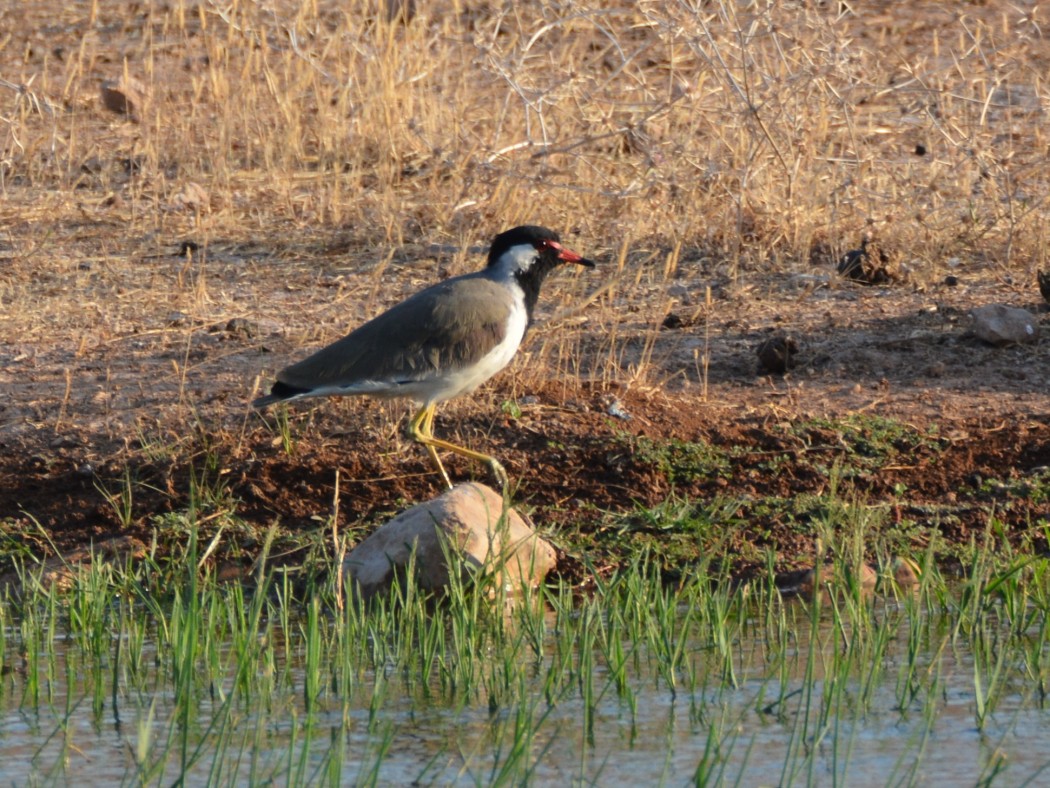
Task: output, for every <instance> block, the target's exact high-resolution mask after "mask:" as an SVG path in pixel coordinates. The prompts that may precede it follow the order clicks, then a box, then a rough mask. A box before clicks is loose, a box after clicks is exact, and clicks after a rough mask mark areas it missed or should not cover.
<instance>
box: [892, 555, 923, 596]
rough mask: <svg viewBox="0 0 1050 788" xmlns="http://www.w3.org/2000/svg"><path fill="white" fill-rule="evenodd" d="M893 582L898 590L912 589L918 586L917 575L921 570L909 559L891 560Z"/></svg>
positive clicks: (898, 558)
mask: <svg viewBox="0 0 1050 788" xmlns="http://www.w3.org/2000/svg"><path fill="white" fill-rule="evenodd" d="M892 566H893V580H894V582H895V583H896V584H897V585H898V586H899V587H900V588H912V587H913V586H917V585H918V584H919V575H920V574H922V570H921V569H919V565H918V564H917V563H915V562H914V561H913V560H911V559H910V558H903V557H900V556H898V557H897V558H894V559H893V564H892Z"/></svg>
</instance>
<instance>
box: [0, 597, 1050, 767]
mask: <svg viewBox="0 0 1050 788" xmlns="http://www.w3.org/2000/svg"><path fill="white" fill-rule="evenodd" d="M881 615H882V616H883V617H884V618H885V617H886V616H889V617H890V618H892V620H893V623H892V625H889V626H887V627H885V628H884V629H883V630H881V631H882V633H883V636H882V637H881V639H880V638H879V637H877V636H876V635H875V634H874V633H873V632H870V633H868V634H866V635H865V636H864V637H860V638H856V639H851V638H850V637H846V636H843V634H842V632H843V630H842V629H838V630H836V629H835V628H834V626H833V624H832V623H831V622H829V621H828V620H823V621H822V622H821V623H820V625H819V627H818V630H817V640H816V641H815V642H812V641H811V639H810V637H809V636H808V633H807V630H806V629H805V625H806V624H807V623H808V621H809V619H808V614H807V613H805V612H804V611H803V612H801V613H799V614H798V615H797V617H795V618H794V619H793V620H794V622H795V623H794V626H795V627H796V628H795V630H793V634H791V635H790V636H789V637H787V638H784V639H782V640H780V641H779V642H776V643H775V645H772V646H771V645H770V639H769V638H768V637H765V636H763V635H762V634H761V633H760V631H759V629H760V628H759V627H757V626H750V627H749V626H744V627H742V628H741V630H740V631H742V632H746V633H747V634H746V636H743V637H739V638H737V639H736V640H735V642H734V643H733V647H732V662H731V664H732V676H733V677H735V681H734V680H733V679H732V678H730V677H729V676H728V675H727V664H726V663H725V661H724V660H723V658H722V657H721V656H719V651H718V649H717V648H715V647H714V645H713V643H712V641H711V639H710V638H708V637H704V633H702V632H699V631H698V630H697V629H696V628H691V627H684V628H683V630H682V631H683V632H684V633H685V636H686V637H687V638H688V640H687V642H686V643H684V644H683V645H684V646H685V649H684V654H685V659H684V661H683V662H682V663H681V664H680V665H679V666H678V668H677V670H676V671H675V672H673V673H672V674H670V675H673V676H674V677H675V679H674V680H675V687H674V688H673V689H672V688H671V687H670V686H669V685H668V675H669V674H668V673H667V672H666V671H665V670H662V669H661V666H660V662H659V660H660V657H659V656H658V655H657V654H656V651H655V650H654V649H653V648H652V647H651V645H650V644H647V643H631V642H623V643H622V644H621V645H622V646H623V650H624V653H625V654H627V655H628V657H627V660H626V662H627V664H628V666H629V667H628V668H627V669H626V670H625V671H624V672H623V677H624V678H623V681H622V684H621V685H618V684H617V682H616V681H615V675H616V671H615V670H614V669H613V668H611V667H610V664H609V663H610V660H609V659H608V652H607V651H606V650H604V649H595V650H594V651H593V652H592V653H590V654H589V655H588V656H589V657H590V659H589V660H583V659H581V657H582V656H584V655H583V654H582V652H581V650H580V647H579V645H578V644H577V645H574V646H573V650H572V653H571V655H570V657H571V660H572V664H573V665H574V666H575V668H576V669H578V668H580V667H581V666H590V670H589V672H588V673H587V674H586V676H584V675H582V674H580V673H579V672H578V670H576V672H573V671H572V670H570V671H568V672H567V673H564V674H562V675H563V678H564V680H559V681H550V680H549V679H550V677H551V676H552V675H558V674H557V672H556V671H555V670H554V668H553V667H552V663H553V662H554V661H555V660H556V659H557V656H556V655H558V654H563V653H564V652H559V650H558V649H557V648H556V647H555V642H554V639H555V638H556V637H558V634H557V633H555V632H554V631H553V628H552V629H551V630H550V631H548V634H547V642H546V649H545V656H544V657H543V658H542V659H540V660H535V659H532V660H526V659H522V661H521V662H520V663H518V664H517V665H516V667H517V668H520V672H518V673H513V675H511V674H510V673H508V675H511V677H510V678H509V679H505V680H504V679H501V678H500V671H499V670H495V669H493V667H492V664H491V662H492V661H498V656H496V655H493V656H492V657H491V660H490V662H486V655H474V656H477V657H480V660H479V665H482V666H483V667H484V669H485V670H488V671H489V672H488V673H485V674H484V677H483V679H482V680H481V681H480V682H479V684H478V686H476V687H473V688H469V689H465V690H464V689H462V688H457V689H450V688H449V687H448V686H447V684H444V685H443V684H442V683H441V682H440V681H438V680H437V679H432V680H431V681H430V682H429V683H425V684H424V683H422V682H421V681H420V678H419V676H418V675H412V673H411V669H409V670H408V671H406V669H405V667H404V666H403V665H402V666H400V667H390V666H384V667H382V669H381V670H380V671H379V672H377V671H376V670H375V669H374V668H367V667H365V668H359V669H357V670H356V671H355V672H352V673H350V674H347V673H345V672H344V673H340V672H339V671H338V670H336V669H334V668H332V667H331V666H330V665H324V664H323V665H322V670H321V675H322V677H323V679H324V680H323V685H324V686H322V687H321V688H320V690H319V694H318V700H317V702H316V703H314V704H311V709H310V710H309V711H308V710H307V703H306V701H305V686H306V669H305V667H304V664H305V651H306V650H305V647H304V645H303V638H304V635H303V630H302V629H301V628H300V629H296V628H295V627H291V628H289V629H288V634H287V635H284V634H283V633H279V632H277V630H273V629H271V630H270V634H269V636H268V637H269V641H268V643H267V645H266V646H265V647H262V651H261V652H260V654H265V656H263V657H260V656H256V657H255V659H256V660H257V663H253V664H251V665H250V667H251V668H252V671H253V675H252V676H250V677H248V678H243V679H242V682H243V683H242V687H243V688H244V689H242V691H238V690H237V681H236V680H235V675H236V666H237V665H240V664H243V663H242V662H239V661H238V660H239V657H238V653H237V652H238V649H241V650H243V644H241V645H239V646H236V647H235V644H234V643H232V642H225V643H222V644H219V645H218V646H216V645H215V644H212V651H210V652H208V653H210V655H211V656H210V657H206V656H205V657H202V662H201V666H200V669H199V675H197V676H196V680H195V681H194V682H192V693H191V700H190V701H189V702H185V700H183V701H180V699H179V695H178V693H177V692H176V691H175V689H174V686H175V682H174V681H173V675H174V673H175V667H174V666H175V664H176V661H175V660H174V659H173V655H172V653H171V652H172V649H171V647H170V646H160V645H159V644H158V643H157V641H156V639H155V638H153V637H147V639H146V641H145V642H144V644H143V645H142V647H141V652H140V653H139V655H138V659H137V660H129V659H128V656H127V652H128V649H129V648H130V647H131V646H130V644H129V642H128V639H127V638H126V637H125V638H123V639H122V638H121V637H119V636H116V635H114V636H113V637H112V638H111V641H110V642H109V643H108V644H106V647H105V648H99V645H98V641H97V640H96V641H93V642H90V643H89V642H88V641H86V640H85V639H83V638H81V639H77V638H72V637H69V636H68V633H66V632H62V631H58V630H56V631H55V632H54V634H53V635H52V636H51V637H50V638H49V639H47V640H45V641H42V642H41V643H39V644H38V647H36V648H27V647H26V644H25V642H22V638H23V634H22V632H21V630H20V629H19V628H13V627H9V628H7V629H6V630H5V637H4V641H5V644H4V669H3V677H2V684H0V781H2V782H5V783H10V784H16V785H23V784H27V783H59V784H65V783H69V782H76V783H77V784H78V785H118V784H125V783H138V782H147V783H150V784H169V783H171V782H173V781H175V780H176V779H177V778H178V777H179V776H180V774H183V773H184V774H185V777H186V782H187V784H196V785H204V784H209V785H214V784H248V783H250V784H258V783H261V782H268V781H272V782H277V783H280V784H290V783H298V784H318V783H324V782H327V783H329V784H362V783H370V782H372V783H377V784H408V783H413V782H415V783H417V784H437V785H449V784H461V785H475V784H483V785H488V784H494V783H499V782H510V783H513V784H518V783H521V782H532V783H535V784H540V785H553V784H556V785H568V784H571V783H600V784H607V785H614V784H621V783H623V784H657V783H664V784H668V785H685V784H692V783H693V782H694V780H697V779H698V775H702V781H704V782H706V783H707V784H719V783H725V784H741V785H789V784H815V785H834V784H843V785H849V786H866V785H872V786H881V785H889V784H894V785H897V784H904V785H907V784H922V785H967V784H975V783H976V782H978V781H979V780H980V779H982V778H988V777H993V778H994V779H993V780H992V782H994V783H996V784H1003V785H1021V784H1025V783H1026V781H1030V782H1031V784H1050V750H1048V749H1047V747H1046V742H1047V741H1050V713H1048V710H1047V707H1046V704H1045V700H1044V698H1043V697H1042V693H1041V692H1040V690H1039V686H1038V681H1037V680H1036V679H1035V678H1034V676H1035V675H1036V673H1037V670H1036V669H1037V667H1038V666H1037V665H1035V664H1033V660H1034V661H1036V662H1038V661H1039V660H1040V659H1043V658H1044V657H1045V651H1046V649H1045V646H1041V645H1039V644H1038V642H1037V641H1033V642H1034V643H1036V645H1035V647H1034V650H1032V651H1027V652H1026V651H1025V649H1024V644H1025V639H1024V637H1021V638H1020V639H1017V638H1014V639H1013V640H1012V641H1011V640H1010V639H1009V638H1008V637H1007V635H1006V633H1005V632H1002V631H1001V632H997V633H993V634H997V636H998V637H999V640H998V641H995V643H993V644H992V645H993V646H994V645H996V643H997V644H998V647H999V648H1001V649H1004V650H1003V651H1000V652H998V653H997V652H995V651H994V650H992V651H989V652H988V654H986V655H983V656H982V655H981V654H976V652H975V650H974V649H972V648H970V647H969V645H968V643H969V641H967V640H966V639H965V638H961V637H959V636H958V634H955V635H953V634H952V632H953V630H952V627H951V621H949V620H940V619H937V618H936V617H931V616H929V615H927V614H926V613H925V612H919V613H907V612H906V611H903V610H896V611H894V610H892V609H889V608H887V610H884V611H883V613H882V614H881ZM914 615H922V616H923V622H922V625H921V626H919V627H916V626H915V625H914V624H915V621H914V618H913V616H914ZM794 633H798V634H794ZM766 634H768V633H766ZM277 635H279V636H277ZM1033 637H1035V636H1034V635H1033ZM916 644H919V646H920V647H919V648H918V649H917V648H916ZM118 645H119V646H120V650H118V648H117V646H118ZM121 653H123V654H124V656H121ZM32 654H35V655H36V656H35V661H34V662H33V665H35V669H33V668H32V667H31V665H30V664H29V663H28V662H27V659H28V657H29V655H32ZM282 655H283V656H282ZM1003 655H1005V656H1003ZM988 657H990V658H991V659H990V661H989V659H988ZM1000 657H1001V658H1000ZM445 658H446V659H455V656H454V655H451V654H449V655H446V657H445ZM322 663H324V656H323V657H322ZM132 664H134V667H131V666H132ZM996 665H1001V667H1000V668H999V669H996V667H995V666H996ZM216 677H218V680H217V679H216ZM566 677H567V678H566ZM587 677H589V682H588V681H587ZM975 677H979V681H977V680H975ZM340 682H341V683H342V686H340ZM588 687H589V689H588ZM992 690H994V693H993V691H992ZM982 696H984V697H986V698H988V699H989V701H990V702H988V703H986V704H985V705H987V706H991V708H989V709H988V710H987V711H986V712H984V713H983V714H982V713H980V709H981V707H982V703H981V702H980V701H981V700H982ZM588 701H589V702H588ZM698 769H699V772H698Z"/></svg>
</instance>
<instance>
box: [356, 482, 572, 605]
mask: <svg viewBox="0 0 1050 788" xmlns="http://www.w3.org/2000/svg"><path fill="white" fill-rule="evenodd" d="M442 541H444V542H445V543H446V550H447V552H448V554H449V555H453V554H457V553H458V555H459V556H460V557H461V559H462V560H463V562H464V563H465V564H471V565H473V566H474V567H476V568H478V569H479V570H480V571H482V572H485V573H496V574H497V581H498V583H499V584H500V585H502V586H503V587H504V588H505V589H506V590H507V591H508V592H509V593H513V592H515V591H517V590H518V589H520V588H521V587H522V586H523V585H525V584H528V585H530V586H535V585H537V584H539V583H540V582H541V581H542V580H543V578H544V577H545V576H546V574H547V572H548V571H550V569H551V568H552V567H553V566H554V549H553V548H552V547H551V546H550V545H549V544H548V543H547V542H545V541H544V540H543V539H541V538H540V537H539V536H537V535H536V533H535V532H534V531H533V530H532V528H530V527H529V525H528V524H527V523H526V522H525V521H524V520H523V519H522V517H521V515H519V514H518V513H517V512H516V511H514V510H513V509H507V510H506V512H505V513H504V510H503V497H502V496H501V495H499V494H498V493H497V492H495V491H494V490H492V489H491V488H489V487H486V486H485V485H483V484H475V483H470V484H461V485H459V486H457V487H455V488H453V489H451V490H449V491H448V492H447V493H445V494H444V495H442V496H440V497H438V498H435V499H434V500H432V501H427V502H426V503H421V504H419V505H418V506H413V507H412V508H411V509H408V510H407V511H404V512H402V513H401V514H399V515H398V516H397V517H395V518H394V519H393V520H391V521H390V522H388V523H386V524H384V525H382V526H380V527H379V528H378V529H377V530H376V531H375V532H374V533H373V534H372V535H371V536H369V537H368V538H367V539H365V540H364V541H363V542H361V544H359V545H358V546H357V547H355V548H354V549H353V550H351V551H350V553H349V554H348V555H347V556H346V558H345V559H344V560H343V571H344V573H345V574H346V576H347V577H348V578H350V579H352V580H353V581H354V583H355V585H356V587H357V589H358V591H359V592H360V593H361V594H362V595H363V596H364V598H365V599H369V598H371V597H372V596H373V595H374V594H377V593H382V592H385V591H386V590H387V589H388V588H389V587H390V583H391V581H392V580H393V578H394V576H395V574H396V573H397V572H398V571H400V570H403V569H404V568H405V567H406V566H407V565H408V563H409V559H410V558H411V556H412V551H413V549H414V550H415V561H416V576H417V582H418V583H419V585H420V587H422V588H425V589H427V590H431V591H437V590H440V589H443V588H445V587H446V586H447V585H448V582H449V571H448V564H447V561H446V557H445V555H446V550H443V549H442Z"/></svg>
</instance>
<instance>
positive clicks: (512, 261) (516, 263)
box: [500, 244, 539, 276]
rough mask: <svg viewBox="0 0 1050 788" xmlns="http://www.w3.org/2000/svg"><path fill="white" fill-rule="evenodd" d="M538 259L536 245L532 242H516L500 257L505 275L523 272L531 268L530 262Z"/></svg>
mask: <svg viewBox="0 0 1050 788" xmlns="http://www.w3.org/2000/svg"><path fill="white" fill-rule="evenodd" d="M537 259H539V255H538V253H537V252H536V247H535V246H533V245H532V244H518V245H517V246H512V247H511V248H510V249H508V250H507V251H506V252H505V253H504V255H503V257H502V258H501V263H502V265H501V266H500V267H501V268H502V267H504V266H505V269H504V273H505V274H506V275H508V276H509V275H511V274H515V273H517V272H518V271H521V272H522V273H524V272H525V271H528V270H529V269H530V268H532V264H533V263H535V262H536V260H537Z"/></svg>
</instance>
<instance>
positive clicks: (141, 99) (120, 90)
mask: <svg viewBox="0 0 1050 788" xmlns="http://www.w3.org/2000/svg"><path fill="white" fill-rule="evenodd" d="M100 92H101V95H102V106H104V107H105V108H106V109H108V110H109V111H110V112H116V113H118V114H120V115H127V116H128V117H129V118H131V119H132V120H134V121H136V122H137V121H138V119H139V117H140V116H141V115H142V111H143V110H144V109H145V107H146V101H147V99H148V97H149V91H148V90H146V86H145V85H143V84H142V83H141V82H139V81H138V80H137V79H135V78H134V77H129V76H122V77H121V78H120V79H107V80H106V81H105V82H103V83H102V86H101V88H100Z"/></svg>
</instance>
